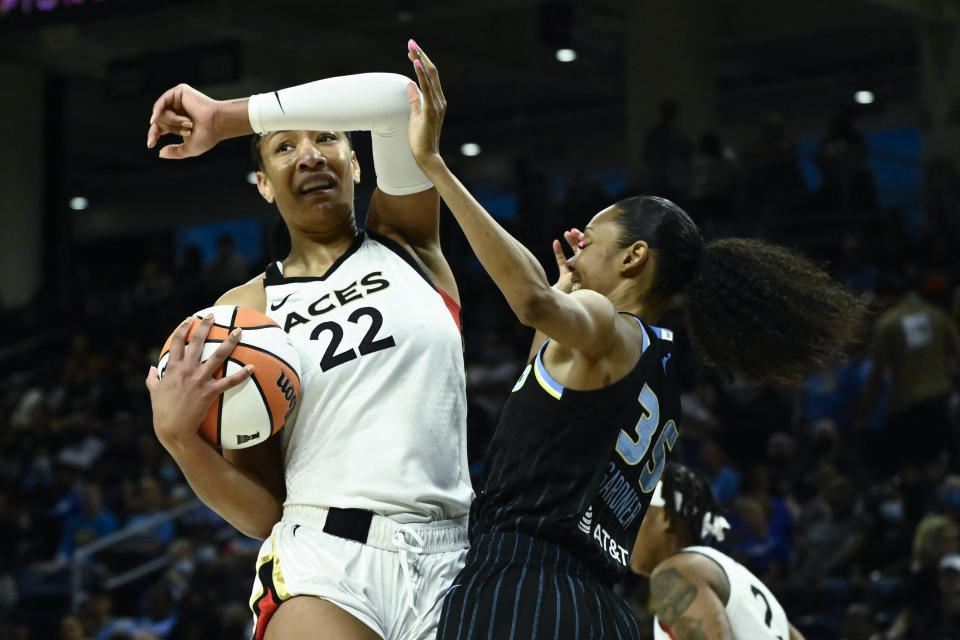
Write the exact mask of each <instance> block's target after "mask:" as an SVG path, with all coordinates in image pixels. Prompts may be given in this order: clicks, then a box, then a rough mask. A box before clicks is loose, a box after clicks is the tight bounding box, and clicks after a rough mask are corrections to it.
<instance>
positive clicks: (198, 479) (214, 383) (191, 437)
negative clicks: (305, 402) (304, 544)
mask: <svg viewBox="0 0 960 640" xmlns="http://www.w3.org/2000/svg"><path fill="white" fill-rule="evenodd" d="M211 325H212V316H209V317H208V318H206V319H204V320H203V322H202V323H201V324H200V326H199V327H197V329H196V330H195V331H194V334H193V339H192V340H191V341H190V344H189V345H186V346H185V338H186V335H187V331H188V329H189V327H190V323H189V321H185V322H184V323H183V324H182V325H181V326H180V327H178V328H177V330H176V331H175V332H174V335H173V339H172V341H171V343H170V359H169V361H168V363H167V368H166V371H165V372H164V375H163V378H162V379H161V378H160V376H159V374H158V371H157V369H156V367H151V368H150V372H149V374H148V375H147V389H149V391H150V403H151V405H152V407H153V426H154V431H155V432H156V434H157V438H158V439H159V440H160V443H161V444H162V445H163V447H164V448H165V449H166V450H167V451H168V452H169V453H170V455H171V456H172V457H173V459H174V461H175V462H176V463H177V466H179V467H180V470H181V471H182V472H183V474H184V477H186V479H187V482H188V483H189V484H190V486H191V488H192V489H193V490H194V492H195V493H196V494H197V497H199V498H200V500H202V501H203V503H204V504H206V505H207V506H209V507H210V508H211V509H213V510H214V511H216V512H217V513H218V514H220V515H221V516H222V517H223V518H224V519H225V520H226V521H227V522H229V523H230V524H231V525H233V526H234V527H236V528H237V529H238V530H239V531H241V532H242V533H244V534H246V535H249V536H251V537H255V538H260V539H264V538H266V537H267V536H268V535H269V534H270V530H271V528H272V527H273V525H274V524H275V523H276V522H277V521H278V520H279V519H280V515H281V511H282V498H283V496H282V495H278V491H277V489H276V488H271V487H270V486H269V484H268V483H267V482H265V481H264V480H262V479H261V478H259V477H257V475H255V474H254V473H252V472H251V471H249V470H246V469H243V468H241V467H239V466H236V465H233V464H231V463H230V462H228V461H227V460H225V459H224V458H222V457H220V455H219V454H218V453H217V451H216V450H215V449H214V448H213V447H212V446H210V445H209V444H208V443H206V442H205V441H204V440H203V439H202V438H201V437H200V435H199V433H198V430H199V425H200V422H201V421H202V420H203V416H204V415H205V414H206V412H207V410H208V409H209V407H210V404H211V403H212V402H213V401H214V399H215V398H216V397H217V396H218V395H219V394H220V393H223V392H224V391H226V390H227V389H230V388H233V387H235V386H237V385H238V384H240V383H241V382H243V381H244V380H245V379H246V378H247V377H248V376H249V375H250V373H251V372H252V366H250V365H248V366H247V367H245V368H244V369H242V370H241V371H239V372H237V373H235V374H233V375H230V376H227V377H225V378H222V379H219V380H218V379H216V378H214V372H215V371H216V370H217V369H218V368H219V367H221V366H222V364H223V362H224V360H225V359H226V358H227V356H229V355H230V352H231V351H233V348H234V347H235V346H236V345H237V342H238V341H239V339H240V335H241V334H240V330H239V329H237V330H234V331H233V332H231V334H230V336H229V337H228V338H227V340H226V341H224V342H223V344H221V345H220V347H218V348H217V350H216V351H215V352H214V354H213V355H211V356H210V357H209V358H208V359H207V360H206V361H205V362H201V361H200V358H201V355H202V349H203V343H204V341H205V339H206V336H207V334H208V333H209V331H210V326H211ZM274 441H276V442H274ZM277 442H279V441H278V440H277V439H276V438H271V439H270V440H268V441H267V442H266V443H264V444H262V445H258V446H257V447H251V449H261V448H262V450H261V451H260V452H258V454H256V455H260V456H265V455H268V454H269V449H268V448H269V447H277V455H276V459H277V461H276V469H278V470H279V468H280V467H279V465H280V463H279V447H278V445H277Z"/></svg>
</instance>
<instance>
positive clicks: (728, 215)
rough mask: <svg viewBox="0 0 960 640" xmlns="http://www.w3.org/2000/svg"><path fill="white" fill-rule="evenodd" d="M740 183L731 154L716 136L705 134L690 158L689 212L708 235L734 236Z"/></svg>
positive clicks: (714, 134)
mask: <svg viewBox="0 0 960 640" xmlns="http://www.w3.org/2000/svg"><path fill="white" fill-rule="evenodd" d="M739 179H740V167H739V166H738V165H737V162H736V159H735V157H734V154H733V152H732V151H731V150H730V149H727V148H724V147H723V145H722V144H721V142H720V137H719V136H718V135H717V134H716V132H714V131H708V132H706V133H704V134H703V135H702V136H701V137H700V143H699V144H698V145H697V150H696V152H695V153H694V154H693V162H692V166H691V185H690V212H691V214H692V215H694V216H696V217H697V221H698V224H699V225H700V226H701V227H703V229H704V231H705V233H706V234H707V235H709V236H713V235H717V234H718V233H719V234H722V235H732V234H733V233H734V232H735V230H736V227H735V225H736V223H737V222H738V220H737V219H736V218H737V215H736V211H737V196H738V193H739Z"/></svg>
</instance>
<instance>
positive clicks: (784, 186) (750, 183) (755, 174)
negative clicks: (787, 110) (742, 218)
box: [740, 112, 806, 224]
mask: <svg viewBox="0 0 960 640" xmlns="http://www.w3.org/2000/svg"><path fill="white" fill-rule="evenodd" d="M740 158H741V159H742V161H743V164H744V170H745V179H746V184H745V189H746V192H747V193H748V194H749V198H747V199H746V204H747V206H749V207H750V210H749V211H747V213H748V215H749V216H750V218H751V220H753V221H754V222H757V221H759V222H760V223H761V224H764V223H766V224H769V222H770V221H771V220H776V219H777V218H779V217H781V216H782V215H783V214H784V213H785V212H790V211H794V210H796V209H797V208H798V207H799V206H800V205H801V203H802V202H803V200H804V198H805V196H806V187H805V186H804V184H803V176H802V174H801V172H800V163H799V160H798V154H797V145H796V143H795V142H794V141H793V139H792V138H791V137H790V136H789V135H788V133H787V129H786V126H785V123H784V120H783V115H782V114H780V113H778V112H771V113H767V114H766V115H765V116H764V117H763V119H762V120H761V121H760V126H759V127H758V129H757V131H756V133H755V134H754V135H753V136H751V137H750V138H749V139H748V140H747V142H746V144H745V145H744V146H743V148H742V149H741V150H740Z"/></svg>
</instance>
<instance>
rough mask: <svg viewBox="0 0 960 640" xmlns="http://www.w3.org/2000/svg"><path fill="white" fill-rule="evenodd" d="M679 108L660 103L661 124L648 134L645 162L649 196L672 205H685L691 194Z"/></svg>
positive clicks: (687, 142) (671, 102) (668, 102)
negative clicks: (669, 202) (679, 203)
mask: <svg viewBox="0 0 960 640" xmlns="http://www.w3.org/2000/svg"><path fill="white" fill-rule="evenodd" d="M679 114H680V107H679V106H678V105H677V103H676V101H674V100H669V99H668V100H664V101H663V102H661V103H660V120H659V121H658V122H657V124H655V125H654V126H653V127H651V129H650V130H649V131H648V132H647V135H646V138H645V140H644V145H643V149H644V158H645V160H646V165H647V175H648V176H649V185H650V188H649V191H648V192H649V193H651V194H653V195H657V196H661V197H663V198H667V199H668V200H673V201H675V202H683V201H685V199H686V197H687V194H688V193H689V190H690V159H691V158H690V156H691V146H692V145H691V144H690V140H689V138H688V137H687V134H686V133H684V132H683V130H682V129H681V128H680V125H679V123H678V122H677V119H678V116H679Z"/></svg>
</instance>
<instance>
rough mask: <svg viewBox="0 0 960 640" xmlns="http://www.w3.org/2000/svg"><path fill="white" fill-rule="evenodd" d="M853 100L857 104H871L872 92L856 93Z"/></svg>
mask: <svg viewBox="0 0 960 640" xmlns="http://www.w3.org/2000/svg"><path fill="white" fill-rule="evenodd" d="M853 99H854V101H855V102H856V103H857V104H873V91H857V92H856V93H855V94H853Z"/></svg>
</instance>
